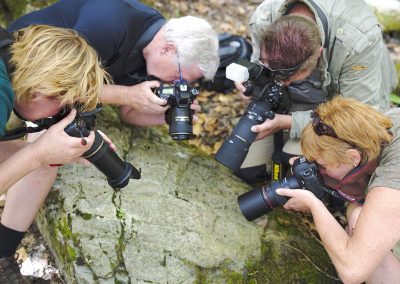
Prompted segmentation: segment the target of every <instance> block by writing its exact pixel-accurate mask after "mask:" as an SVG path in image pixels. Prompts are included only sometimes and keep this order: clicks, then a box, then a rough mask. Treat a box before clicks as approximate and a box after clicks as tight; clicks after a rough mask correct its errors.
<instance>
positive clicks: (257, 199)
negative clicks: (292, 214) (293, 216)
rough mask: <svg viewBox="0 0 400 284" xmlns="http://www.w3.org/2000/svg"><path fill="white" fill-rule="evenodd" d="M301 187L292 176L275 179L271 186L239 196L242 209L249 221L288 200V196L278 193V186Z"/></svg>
mask: <svg viewBox="0 0 400 284" xmlns="http://www.w3.org/2000/svg"><path fill="white" fill-rule="evenodd" d="M299 187H300V186H299V183H298V181H297V179H296V178H295V177H294V176H291V177H288V178H283V179H281V180H278V181H275V182H273V183H271V185H270V186H266V185H265V186H262V187H258V188H255V189H253V190H250V191H248V192H246V193H244V194H242V195H240V196H239V197H238V203H239V208H240V211H241V212H242V214H243V215H244V217H245V218H246V219H247V220H248V221H253V220H255V219H257V218H259V217H261V216H262V215H264V214H267V213H269V212H270V211H272V209H274V208H275V207H277V206H282V205H284V204H285V203H286V202H287V201H288V198H287V197H286V196H282V195H279V194H277V193H276V190H277V189H278V188H290V189H295V188H299Z"/></svg>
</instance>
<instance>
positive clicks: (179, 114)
mask: <svg viewBox="0 0 400 284" xmlns="http://www.w3.org/2000/svg"><path fill="white" fill-rule="evenodd" d="M168 115H169V134H170V135H171V137H172V139H173V140H188V139H190V138H192V136H193V126H192V110H191V109H190V108H189V106H184V107H171V109H170V110H169V113H168Z"/></svg>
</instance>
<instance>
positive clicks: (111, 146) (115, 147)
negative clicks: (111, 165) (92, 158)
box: [97, 130, 117, 152]
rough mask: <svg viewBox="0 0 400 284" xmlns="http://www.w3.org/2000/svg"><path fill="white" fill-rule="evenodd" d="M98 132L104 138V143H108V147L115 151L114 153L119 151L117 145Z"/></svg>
mask: <svg viewBox="0 0 400 284" xmlns="http://www.w3.org/2000/svg"><path fill="white" fill-rule="evenodd" d="M97 132H99V133H100V135H101V136H102V137H103V139H104V141H106V142H107V144H108V146H109V147H110V149H111V150H113V151H114V152H115V151H117V146H115V144H114V143H113V142H112V141H111V139H110V138H109V137H108V136H107V135H105V134H104V133H103V132H102V131H100V130H97Z"/></svg>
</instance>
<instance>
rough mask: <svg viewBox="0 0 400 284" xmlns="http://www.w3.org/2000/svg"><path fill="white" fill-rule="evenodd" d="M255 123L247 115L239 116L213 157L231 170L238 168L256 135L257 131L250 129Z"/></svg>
mask: <svg viewBox="0 0 400 284" xmlns="http://www.w3.org/2000/svg"><path fill="white" fill-rule="evenodd" d="M255 124H257V122H256V121H254V120H251V119H249V118H248V117H247V116H243V117H241V118H240V120H239V122H238V124H237V125H236V127H235V128H234V129H233V131H232V133H231V135H229V137H228V138H227V139H226V140H225V141H224V143H223V144H222V146H221V147H220V148H219V149H218V152H217V154H216V155H215V159H216V160H217V161H218V162H220V163H221V164H223V165H224V166H226V167H228V168H230V169H231V170H233V171H237V170H239V169H240V166H241V165H242V164H243V161H244V159H245V158H246V156H247V153H248V152H249V148H250V146H251V144H252V143H253V141H254V139H255V138H256V136H257V133H255V132H252V131H251V130H250V129H251V127H252V126H253V125H255Z"/></svg>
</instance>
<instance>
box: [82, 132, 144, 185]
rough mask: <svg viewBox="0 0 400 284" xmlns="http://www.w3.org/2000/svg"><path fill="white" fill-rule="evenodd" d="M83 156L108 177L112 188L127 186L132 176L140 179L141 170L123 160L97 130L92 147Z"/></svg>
mask: <svg viewBox="0 0 400 284" xmlns="http://www.w3.org/2000/svg"><path fill="white" fill-rule="evenodd" d="M83 157H84V158H85V159H87V160H89V161H90V162H91V163H92V164H93V165H95V167H96V168H97V169H98V170H99V171H101V172H102V173H103V174H104V175H105V176H106V177H107V181H108V184H109V185H110V186H111V187H112V188H123V187H125V186H127V185H128V183H129V179H131V178H132V179H140V176H141V174H140V171H139V170H137V169H136V168H135V167H134V166H132V164H130V163H128V162H126V161H123V160H121V158H120V157H119V156H118V155H117V153H115V151H113V150H111V149H110V147H109V146H108V143H107V142H106V141H104V139H103V137H102V136H101V134H100V133H99V132H98V131H95V140H94V142H93V145H92V147H90V149H89V150H88V151H86V152H85V153H84V154H83Z"/></svg>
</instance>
